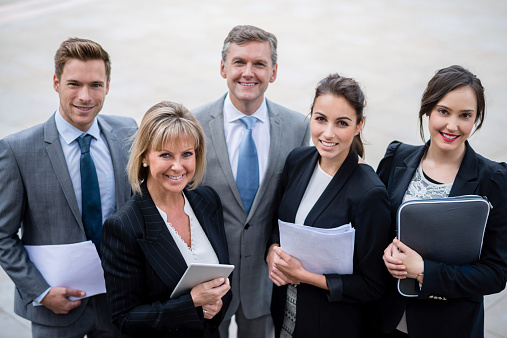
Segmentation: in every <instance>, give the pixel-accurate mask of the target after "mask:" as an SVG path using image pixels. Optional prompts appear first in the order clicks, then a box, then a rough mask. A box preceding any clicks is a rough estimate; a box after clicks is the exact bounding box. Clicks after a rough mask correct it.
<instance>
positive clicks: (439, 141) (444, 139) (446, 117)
mask: <svg viewBox="0 0 507 338" xmlns="http://www.w3.org/2000/svg"><path fill="white" fill-rule="evenodd" d="M476 110H477V99H476V97H475V92H474V91H473V89H472V88H470V87H468V86H465V87H460V88H457V89H455V90H453V91H450V92H449V93H447V95H445V96H444V97H443V98H442V99H441V100H440V101H438V102H437V104H436V105H435V107H434V108H433V110H432V111H431V113H430V116H429V121H428V129H429V132H430V136H431V144H430V147H433V149H435V150H439V151H444V152H449V151H451V152H454V151H456V152H463V151H465V141H466V140H467V139H468V137H469V136H470V134H471V132H472V129H473V127H474V123H475V119H476V116H477V111H476Z"/></svg>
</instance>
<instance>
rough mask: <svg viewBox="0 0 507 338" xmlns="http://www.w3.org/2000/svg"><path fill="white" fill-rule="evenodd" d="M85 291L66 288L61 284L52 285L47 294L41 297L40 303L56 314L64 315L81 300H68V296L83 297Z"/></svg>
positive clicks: (79, 303)
mask: <svg viewBox="0 0 507 338" xmlns="http://www.w3.org/2000/svg"><path fill="white" fill-rule="evenodd" d="M85 295H86V293H85V292H84V291H81V290H75V289H67V288H64V287H61V286H55V287H52V288H51V289H50V290H49V292H48V294H47V295H46V296H45V297H44V298H42V300H41V302H40V303H41V304H42V305H44V306H45V307H47V308H48V309H50V310H51V311H53V312H54V313H56V314H58V315H66V314H67V313H69V312H70V311H71V310H73V309H75V308H77V307H78V306H79V305H81V300H79V299H78V300H70V299H69V297H81V298H82V297H84V296H85Z"/></svg>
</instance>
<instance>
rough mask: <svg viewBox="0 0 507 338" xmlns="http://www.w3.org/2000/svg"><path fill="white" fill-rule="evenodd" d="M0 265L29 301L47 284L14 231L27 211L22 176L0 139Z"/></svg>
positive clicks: (8, 148) (5, 142)
mask: <svg viewBox="0 0 507 338" xmlns="http://www.w3.org/2000/svg"><path fill="white" fill-rule="evenodd" d="M0 177H1V178H2V179H0V251H1V253H2V254H1V255H0V264H1V265H2V268H3V269H4V270H5V272H6V273H7V274H8V275H9V277H10V278H11V279H12V281H13V282H14V284H15V285H16V288H17V290H18V292H19V295H20V296H21V299H22V300H23V303H25V304H29V303H31V302H32V301H33V300H34V299H35V298H37V297H38V296H40V295H41V294H43V292H45V291H46V290H47V289H48V288H49V287H50V285H49V284H48V283H47V282H46V280H45V279H44V277H42V275H41V274H40V272H39V270H37V268H36V267H35V265H34V264H33V263H32V262H31V261H30V259H29V258H28V253H27V252H26V250H25V247H24V245H23V243H22V242H21V240H20V238H19V236H18V232H19V229H20V227H21V222H22V217H23V214H24V213H26V212H27V211H26V210H25V208H26V207H27V206H26V191H25V188H24V187H23V178H22V177H21V173H20V169H19V167H18V163H17V160H16V157H15V155H14V152H13V151H12V149H11V146H10V144H9V143H8V142H7V141H6V140H5V139H4V140H0Z"/></svg>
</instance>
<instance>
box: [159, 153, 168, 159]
mask: <svg viewBox="0 0 507 338" xmlns="http://www.w3.org/2000/svg"><path fill="white" fill-rule="evenodd" d="M158 156H160V157H161V158H171V154H169V153H161V154H160V155H158Z"/></svg>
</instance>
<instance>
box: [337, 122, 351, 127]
mask: <svg viewBox="0 0 507 338" xmlns="http://www.w3.org/2000/svg"><path fill="white" fill-rule="evenodd" d="M338 125H339V126H341V127H348V126H349V123H348V122H347V121H343V120H340V121H338Z"/></svg>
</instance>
